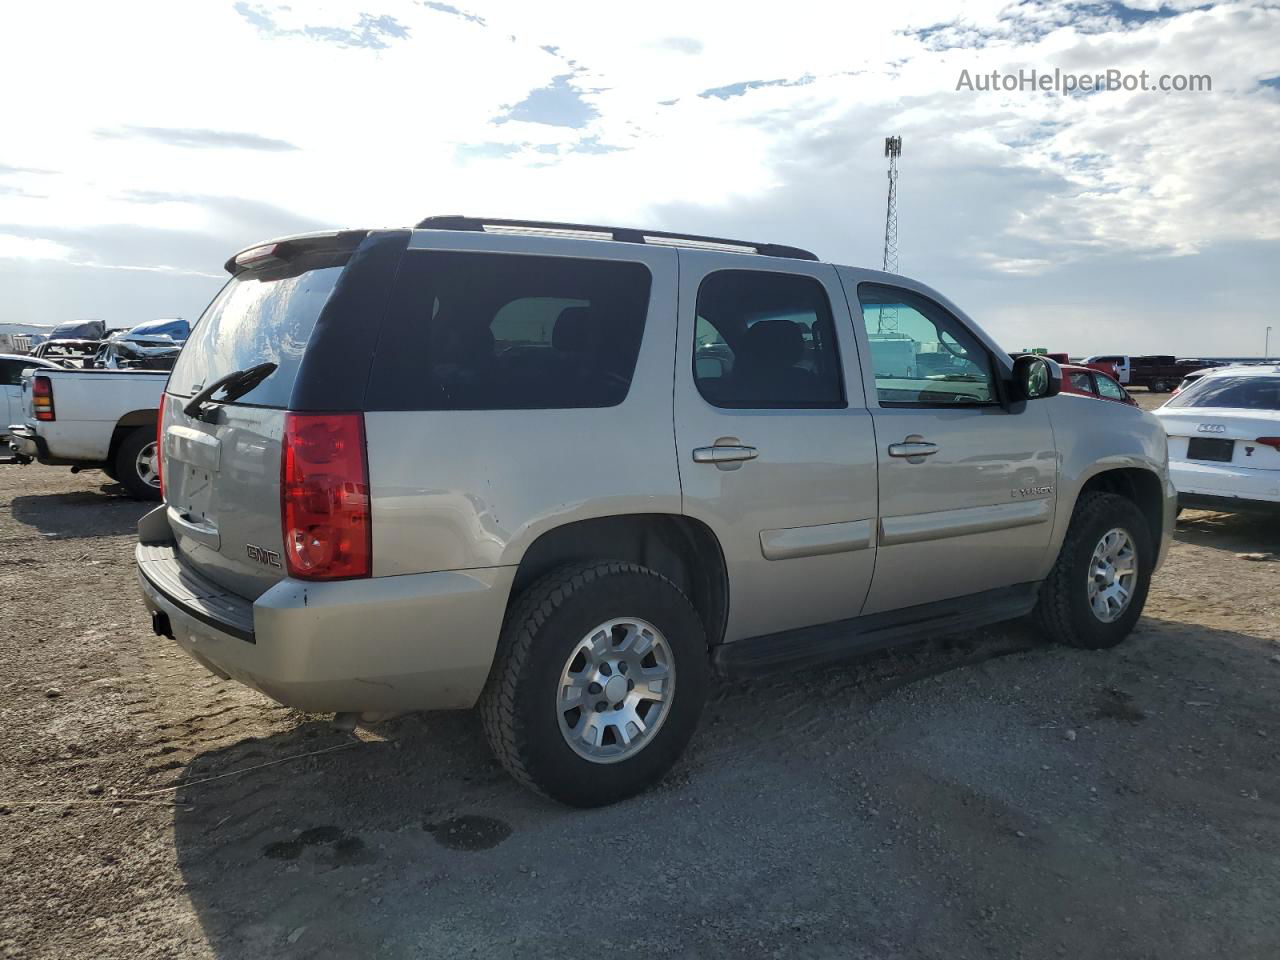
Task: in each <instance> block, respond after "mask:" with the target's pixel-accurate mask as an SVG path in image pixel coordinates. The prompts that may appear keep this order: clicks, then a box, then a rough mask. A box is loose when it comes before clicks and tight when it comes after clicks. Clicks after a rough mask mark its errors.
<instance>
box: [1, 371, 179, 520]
mask: <svg viewBox="0 0 1280 960" xmlns="http://www.w3.org/2000/svg"><path fill="white" fill-rule="evenodd" d="M168 379H169V374H168V372H167V371H163V370H156V371H150V370H148V371H142V370H72V369H61V368H59V369H53V368H48V369H46V368H41V369H38V370H28V371H27V372H26V373H25V374H24V376H23V377H22V384H21V391H22V392H21V405H22V417H23V422H21V423H13V424H10V425H9V430H8V433H9V445H10V447H11V448H12V450H13V453H14V455H15V456H17V457H18V458H20V459H29V460H39V461H40V462H41V463H46V464H51V465H54V466H69V467H71V468H72V469H73V470H84V469H96V470H101V471H102V472H103V473H105V474H106V475H107V476H109V477H111V479H113V480H116V481H118V482H119V483H120V484H121V485H122V486H123V487H124V488H125V489H126V490H127V491H128V492H129V495H130V496H132V497H134V498H135V499H138V500H158V499H159V498H160V473H159V470H158V469H157V468H158V464H157V462H156V408H157V406H158V405H159V402H160V394H161V392H162V391H163V390H164V385H165V382H166V381H167V380H168Z"/></svg>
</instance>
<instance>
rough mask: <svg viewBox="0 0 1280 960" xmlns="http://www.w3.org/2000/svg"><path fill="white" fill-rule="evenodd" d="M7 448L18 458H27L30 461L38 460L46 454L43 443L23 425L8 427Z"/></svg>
mask: <svg viewBox="0 0 1280 960" xmlns="http://www.w3.org/2000/svg"><path fill="white" fill-rule="evenodd" d="M9 448H10V449H11V450H12V451H13V452H14V453H16V454H18V455H19V456H22V457H28V458H29V459H31V460H39V459H41V455H42V454H44V455H47V454H48V450H47V449H45V447H44V442H43V441H42V440H41V439H40V437H38V436H36V434H35V431H34V430H32V429H31V428H30V427H28V426H27V425H26V424H25V423H12V424H10V425H9Z"/></svg>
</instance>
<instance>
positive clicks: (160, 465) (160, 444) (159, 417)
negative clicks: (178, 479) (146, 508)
mask: <svg viewBox="0 0 1280 960" xmlns="http://www.w3.org/2000/svg"><path fill="white" fill-rule="evenodd" d="M156 483H158V484H160V499H161V500H163V499H164V391H161V392H160V407H159V409H158V410H156Z"/></svg>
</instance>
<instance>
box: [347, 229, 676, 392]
mask: <svg viewBox="0 0 1280 960" xmlns="http://www.w3.org/2000/svg"><path fill="white" fill-rule="evenodd" d="M651 281H652V277H651V276H650V274H649V270H648V268H647V267H645V266H644V265H643V264H640V263H634V262H628V261H619V260H587V259H577V258H565V257H537V256H524V255H513V254H501V253H458V252H453V251H435V250H410V251H408V252H407V253H406V254H405V257H404V260H403V262H402V264H401V267H400V273H399V276H398V278H397V281H396V288H395V291H394V293H393V294H392V300H391V305H390V309H389V311H388V316H387V321H386V323H385V325H384V327H383V331H382V335H381V337H380V339H379V342H378V346H377V352H376V355H375V358H374V365H373V374H372V377H371V379H370V382H369V389H368V393H367V395H366V406H367V408H368V409H371V410H545V409H563V408H573V407H609V406H614V405H616V404H619V403H621V402H622V401H623V400H624V399H625V398H626V396H627V393H628V391H629V389H630V386H631V377H632V374H633V373H634V372H635V366H636V359H637V357H638V355H639V352H640V341H641V339H642V338H643V335H644V322H645V315H646V313H647V312H648V308H649V290H650V284H651Z"/></svg>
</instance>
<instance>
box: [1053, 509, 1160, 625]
mask: <svg viewBox="0 0 1280 960" xmlns="http://www.w3.org/2000/svg"><path fill="white" fill-rule="evenodd" d="M1155 558H1156V554H1155V547H1154V545H1153V542H1152V538H1151V531H1150V529H1149V528H1148V526H1147V520H1146V517H1144V516H1143V515H1142V511H1141V510H1139V509H1138V507H1137V505H1136V504H1135V503H1134V502H1133V501H1132V500H1129V499H1126V498H1125V497H1121V496H1117V495H1116V494H1113V493H1086V494H1085V495H1084V496H1082V497H1081V498H1080V500H1079V502H1078V503H1077V504H1076V509H1075V513H1074V514H1073V515H1072V517H1071V525H1070V526H1069V527H1068V528H1067V536H1066V538H1065V540H1064V541H1063V544H1062V549H1061V550H1060V551H1059V553H1058V559H1057V561H1056V562H1055V563H1054V565H1053V569H1052V570H1051V571H1050V572H1049V576H1048V577H1046V578H1045V581H1044V583H1043V584H1042V585H1041V587H1040V599H1039V602H1038V603H1037V604H1036V608H1035V611H1034V614H1033V616H1034V618H1035V620H1036V623H1037V624H1038V625H1039V626H1040V627H1041V628H1042V629H1043V630H1044V631H1045V632H1046V633H1048V634H1049V636H1050V637H1051V638H1052V639H1053V640H1055V641H1057V642H1058V643H1062V644H1066V645H1067V646H1071V647H1081V648H1083V649H1086V650H1101V649H1105V648H1108V647H1114V646H1116V644H1118V643H1120V641H1122V640H1123V639H1124V638H1125V637H1127V636H1128V635H1129V633H1130V631H1131V630H1133V625H1134V624H1135V623H1136V622H1137V621H1138V617H1140V616H1142V608H1143V606H1144V605H1145V604H1146V602H1147V590H1148V589H1149V587H1150V585H1151V570H1152V567H1153V566H1154V565H1155Z"/></svg>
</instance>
